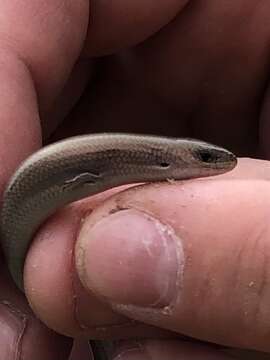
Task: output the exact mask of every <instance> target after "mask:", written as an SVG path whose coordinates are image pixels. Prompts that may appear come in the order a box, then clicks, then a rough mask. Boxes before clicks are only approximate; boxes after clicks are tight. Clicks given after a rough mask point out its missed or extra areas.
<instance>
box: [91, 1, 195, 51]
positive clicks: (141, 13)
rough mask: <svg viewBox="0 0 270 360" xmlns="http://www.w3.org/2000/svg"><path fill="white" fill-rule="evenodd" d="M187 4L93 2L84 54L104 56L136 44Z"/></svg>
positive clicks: (170, 2) (185, 2)
mask: <svg viewBox="0 0 270 360" xmlns="http://www.w3.org/2000/svg"><path fill="white" fill-rule="evenodd" d="M187 3H188V0H180V1H179V0H169V1H168V0H167V1H166V0H165V1H164V0H163V1H159V2H158V3H157V2H156V1H153V0H147V1H145V0H144V1H143V0H141V1H136V2H133V1H123V0H117V1H114V2H113V3H109V2H107V1H97V0H91V2H90V18H91V21H90V23H89V29H88V36H87V40H86V44H85V52H86V53H87V54H89V55H104V54H108V53H112V52H116V51H117V50H119V49H123V48H125V47H130V46H132V45H135V44H137V43H139V42H141V41H143V40H144V39H146V38H148V37H149V36H151V35H153V34H154V33H155V32H157V31H158V30H159V29H160V28H162V27H163V26H164V25H166V24H167V23H168V22H169V21H170V20H172V19H173V18H174V17H175V16H176V14H177V13H178V12H180V11H181V10H182V9H183V8H184V7H185V6H186V5H187ZM104 24H107V26H106V27H104ZM108 27H109V28H110V31H108Z"/></svg>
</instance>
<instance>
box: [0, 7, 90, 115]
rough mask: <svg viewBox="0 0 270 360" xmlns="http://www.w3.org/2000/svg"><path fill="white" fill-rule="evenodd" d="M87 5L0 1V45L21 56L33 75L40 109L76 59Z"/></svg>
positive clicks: (52, 96) (48, 102) (46, 105)
mask: <svg viewBox="0 0 270 360" xmlns="http://www.w3.org/2000/svg"><path fill="white" fill-rule="evenodd" d="M88 5H89V4H88V1H87V0H79V1H72V0H69V1H65V2H63V1H61V0H57V1H55V0H46V1H43V2H35V1H32V0H27V1H24V2H21V1H12V2H10V1H4V2H1V6H0V10H1V21H0V49H2V50H3V51H5V52H6V53H8V54H11V55H10V56H13V57H14V58H16V59H20V61H21V62H22V63H23V64H24V65H25V67H26V68H27V70H28V71H29V74H31V76H32V77H33V80H34V84H35V88H36V90H37V93H38V99H39V105H40V112H41V113H43V112H46V111H48V110H49V109H50V107H51V106H52V104H53V102H54V99H55V98H56V96H57V95H58V94H59V93H60V91H61V90H62V88H63V85H64V83H65V82H66V80H67V79H68V77H69V74H70V72H71V70H72V67H73V65H74V63H75V61H77V58H78V56H79V54H80V51H81V47H82V44H83V41H84V37H85V34H86V30H87V25H88ZM18 14H20V21H18ZM67 24H68V26H67Z"/></svg>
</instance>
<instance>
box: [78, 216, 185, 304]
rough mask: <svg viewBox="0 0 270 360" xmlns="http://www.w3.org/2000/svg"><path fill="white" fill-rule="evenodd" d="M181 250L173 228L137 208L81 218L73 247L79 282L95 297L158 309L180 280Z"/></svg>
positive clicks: (117, 302) (168, 297) (172, 295)
mask: <svg viewBox="0 0 270 360" xmlns="http://www.w3.org/2000/svg"><path fill="white" fill-rule="evenodd" d="M183 263H184V256H183V248H182V242H181V240H180V239H179V238H178V237H177V236H176V235H175V233H174V232H173V230H172V229H171V228H170V227H168V226H166V225H164V224H162V223H161V222H160V221H158V220H157V219H155V218H153V217H151V216H149V215H147V214H145V213H143V212H140V211H137V210H133V209H130V210H123V211H119V212H116V213H114V214H111V215H108V216H107V217H104V218H103V219H101V220H100V221H99V222H98V223H96V224H95V225H93V224H92V223H91V222H90V221H89V222H88V221H87V220H86V221H85V222H84V225H83V227H82V229H81V231H80V234H79V237H78V242H77V246H76V264H77V269H78V273H79V276H80V278H81V281H82V283H83V284H84V286H85V287H86V288H88V289H90V290H91V291H92V292H94V293H95V294H96V295H99V296H101V297H103V298H104V299H106V300H107V301H109V302H111V303H114V304H119V305H120V304H121V305H135V306H140V307H153V308H163V307H165V306H168V305H169V304H170V303H171V302H172V300H173V299H174V297H175V296H176V284H177V287H179V282H180V281H181V279H182V272H183V265H184V264H183Z"/></svg>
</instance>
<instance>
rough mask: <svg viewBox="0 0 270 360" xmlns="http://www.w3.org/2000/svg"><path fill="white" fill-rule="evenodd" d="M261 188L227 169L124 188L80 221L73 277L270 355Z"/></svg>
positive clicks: (137, 307) (189, 328)
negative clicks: (180, 181)
mask: <svg viewBox="0 0 270 360" xmlns="http://www.w3.org/2000/svg"><path fill="white" fill-rule="evenodd" d="M252 163H253V161H250V162H249V163H246V165H247V166H250V167H252ZM239 171H241V169H240V170H239ZM157 190H158V191H157ZM268 193H269V182H268V181H267V180H265V179H264V178H262V179H260V180H256V181H254V180H253V179H251V180H250V179H247V180H243V179H241V177H240V178H239V179H237V178H232V180H230V179H229V175H227V177H226V178H224V180H223V178H222V177H220V178H219V179H214V180H212V179H211V180H209V179H207V180H203V181H199V182H188V183H185V184H184V185H182V184H180V185H179V184H172V185H171V186H166V185H162V186H158V185H157V186H154V187H152V188H151V187H146V188H143V189H141V190H140V191H139V190H137V189H134V190H133V191H132V192H128V193H124V194H123V195H122V196H119V197H118V198H116V199H115V200H114V199H112V200H111V202H110V203H109V204H107V205H106V207H104V208H101V209H99V210H98V211H97V212H95V213H93V214H92V215H91V216H90V217H89V218H88V220H87V221H85V222H84V225H83V227H82V229H81V232H80V235H79V241H78V243H77V253H76V257H77V266H78V269H79V273H80V278H81V280H82V282H83V283H84V285H85V287H86V288H88V289H89V290H91V291H92V292H94V293H95V294H97V295H98V296H100V297H101V299H103V300H105V301H106V302H107V303H109V304H111V306H112V307H113V308H114V309H115V310H117V311H118V312H119V313H121V314H123V315H125V316H127V317H130V318H133V319H136V320H138V321H141V322H143V323H148V324H151V325H155V326H157V327H161V328H167V329H170V330H172V331H177V332H179V333H184V334H186V335H189V336H192V337H196V338H200V339H203V340H206V341H211V342H215V343H220V344H224V345H229V346H235V347H244V348H245V347H247V348H248V347H250V348H254V349H258V350H265V351H269V343H268V330H269V321H270V319H269V312H268V305H267V304H268V302H269V295H270V294H269V286H268V281H267V279H268V266H267V264H268V262H267V254H268V250H267V249H268V244H269V241H268V236H269V229H268V221H267V218H268V208H269V201H270V198H269V197H268V195H267V194H268ZM121 210H122V211H121ZM228 329H229V332H228Z"/></svg>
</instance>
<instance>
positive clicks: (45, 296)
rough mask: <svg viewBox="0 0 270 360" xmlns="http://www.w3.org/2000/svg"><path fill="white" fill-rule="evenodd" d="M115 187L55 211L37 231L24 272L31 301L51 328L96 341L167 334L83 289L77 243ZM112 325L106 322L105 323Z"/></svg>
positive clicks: (68, 334)
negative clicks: (82, 228) (86, 221)
mask: <svg viewBox="0 0 270 360" xmlns="http://www.w3.org/2000/svg"><path fill="white" fill-rule="evenodd" d="M117 191H119V190H117V189H114V190H112V191H109V192H106V193H104V194H100V195H97V196H95V197H93V198H92V199H91V201H90V202H89V201H82V202H80V203H79V204H76V205H74V206H71V207H68V208H67V209H64V210H62V211H61V212H59V213H58V214H56V215H55V216H54V217H53V218H52V219H51V220H50V221H48V222H47V223H46V224H45V226H44V227H42V229H41V230H40V231H39V233H38V234H37V237H36V239H35V241H34V242H33V244H32V245H31V248H30V250H29V253H28V256H27V260H26V263H25V271H24V285H25V291H26V294H27V297H28V300H29V302H30V304H31V307H32V308H33V310H34V312H35V313H36V314H37V316H38V317H39V318H40V319H41V320H42V321H43V322H44V323H45V324H47V326H48V327H50V328H52V329H54V330H55V331H57V332H59V333H62V334H65V335H67V336H72V337H82V336H84V337H86V338H88V337H90V338H97V339H104V338H118V337H119V336H121V337H122V336H123V334H124V333H125V334H126V335H125V336H126V337H132V336H135V335H137V334H138V333H144V334H145V335H146V336H147V335H148V336H154V335H155V336H161V335H162V334H163V333H165V334H164V336H165V335H166V336H168V332H164V331H160V330H158V329H154V328H153V327H148V326H145V325H141V324H137V323H134V321H130V320H129V319H127V318H126V317H124V316H121V315H119V314H117V313H115V312H114V311H112V309H111V308H110V307H109V306H108V305H107V304H104V303H103V302H101V301H100V300H99V299H97V298H96V296H94V295H92V296H91V295H90V296H89V294H88V292H87V291H85V289H84V288H83V287H82V285H81V283H80V281H79V279H78V275H77V274H76V271H75V269H74V243H75V240H76V235H77V232H78V231H79V228H80V226H81V223H82V221H83V220H82V219H83V218H84V216H85V215H86V214H87V213H89V212H91V209H93V208H95V207H96V206H97V205H98V204H100V203H102V202H103V201H104V200H105V199H106V198H107V197H108V196H109V195H111V194H113V193H115V192H117ZM107 325H108V326H107Z"/></svg>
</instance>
